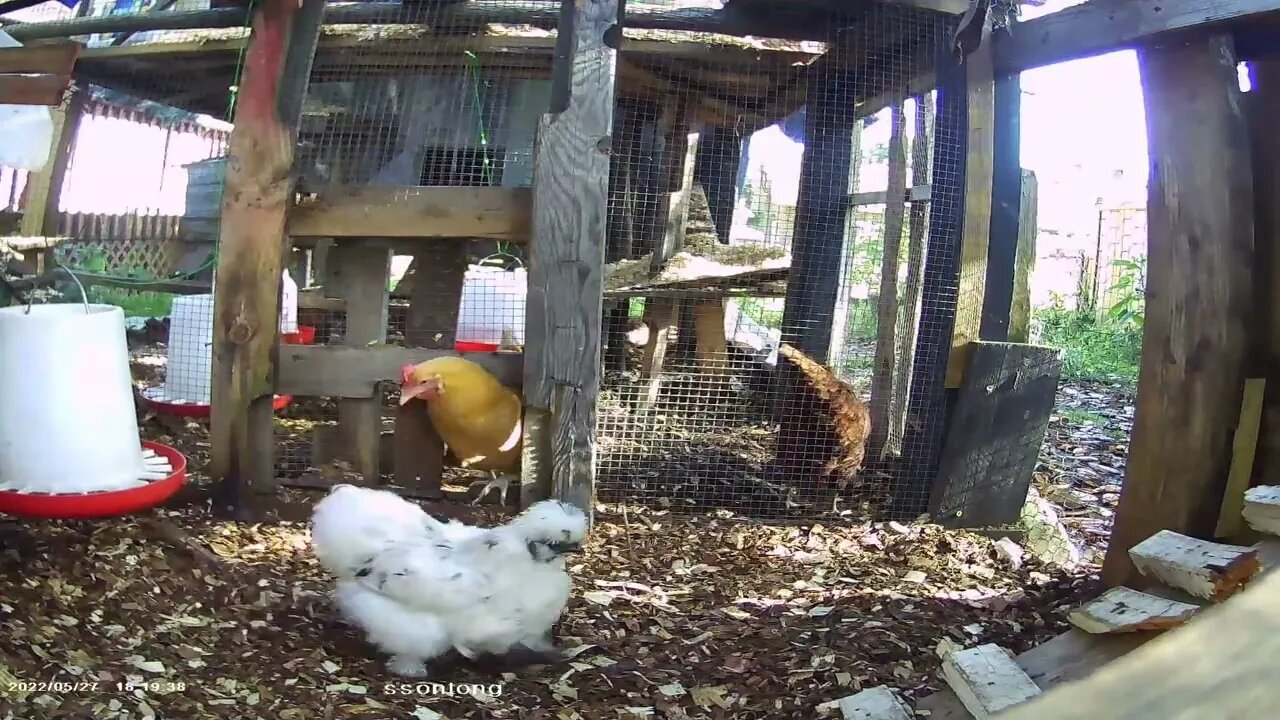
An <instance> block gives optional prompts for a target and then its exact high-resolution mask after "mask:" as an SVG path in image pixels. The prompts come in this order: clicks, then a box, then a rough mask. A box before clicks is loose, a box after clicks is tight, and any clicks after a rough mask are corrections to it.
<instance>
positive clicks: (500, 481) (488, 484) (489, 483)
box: [471, 472, 511, 505]
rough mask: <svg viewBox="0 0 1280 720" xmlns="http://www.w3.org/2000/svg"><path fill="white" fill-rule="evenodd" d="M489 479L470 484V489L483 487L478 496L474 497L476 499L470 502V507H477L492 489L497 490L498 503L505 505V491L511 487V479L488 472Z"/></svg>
mask: <svg viewBox="0 0 1280 720" xmlns="http://www.w3.org/2000/svg"><path fill="white" fill-rule="evenodd" d="M489 478H490V479H489V480H477V481H475V482H473V483H471V487H475V486H476V485H484V487H483V488H481V489H480V494H479V495H477V496H476V499H475V500H472V501H471V504H472V505H479V504H480V501H481V500H483V499H484V496H485V495H488V494H489V491H490V490H493V489H494V488H497V490H498V502H499V503H501V504H503V505H506V504H507V490H508V489H509V488H510V487H511V478H510V477H509V476H507V475H499V474H498V473H496V472H490V473H489Z"/></svg>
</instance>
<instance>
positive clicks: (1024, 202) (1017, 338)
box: [1009, 170, 1040, 343]
mask: <svg viewBox="0 0 1280 720" xmlns="http://www.w3.org/2000/svg"><path fill="white" fill-rule="evenodd" d="M1039 195H1040V194H1039V186H1038V184H1037V182H1036V174H1035V173H1034V172H1032V171H1030V170H1023V171H1022V197H1021V198H1020V199H1019V200H1018V249H1017V252H1016V253H1015V258H1014V262H1013V299H1012V301H1010V303H1009V342H1015V343H1027V342H1031V273H1032V272H1034V271H1035V269H1036V235H1037V234H1038V232H1039V225H1038V223H1039V202H1040V201H1039Z"/></svg>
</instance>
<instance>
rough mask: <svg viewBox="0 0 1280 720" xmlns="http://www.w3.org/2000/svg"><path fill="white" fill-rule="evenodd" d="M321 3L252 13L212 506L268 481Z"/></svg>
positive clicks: (226, 275) (233, 169)
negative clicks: (291, 222)
mask: <svg viewBox="0 0 1280 720" xmlns="http://www.w3.org/2000/svg"><path fill="white" fill-rule="evenodd" d="M323 11H324V0H302V4H301V6H299V4H298V3H297V2H295V1H294V0H264V1H263V2H261V3H259V4H257V5H255V6H254V10H253V16H252V17H253V19H252V30H251V31H250V35H249V44H248V48H247V50H246V53H245V59H244V74H243V76H242V77H241V78H240V92H239V94H238V96H237V97H238V102H237V105H236V110H235V129H234V130H233V131H232V133H231V142H230V148H229V150H230V157H229V159H228V162H227V177H226V189H225V191H224V193H223V198H224V200H223V206H222V223H221V230H220V233H221V248H220V251H219V257H218V271H217V292H216V294H215V299H214V333H213V387H212V394H213V407H212V417H211V422H210V470H209V474H210V475H211V476H212V477H213V478H214V479H215V480H216V481H218V482H220V484H221V485H220V487H221V492H220V497H219V498H218V502H219V503H220V504H222V505H223V506H224V507H231V508H234V509H235V510H236V512H237V513H238V514H241V515H244V514H246V513H247V512H248V511H249V508H248V507H246V506H245V500H246V493H247V491H248V490H249V489H250V488H251V487H253V486H254V485H258V486H259V487H262V488H264V489H265V488H267V487H268V486H270V484H271V482H270V481H271V480H272V478H273V477H274V468H273V464H274V457H273V455H274V453H273V447H272V439H271V434H272V433H271V429H272V428H271V425H272V422H273V417H274V416H273V413H272V410H271V403H272V395H273V393H274V390H275V375H276V359H275V358H276V348H277V344H278V342H279V332H280V323H279V317H280V273H281V270H282V268H283V263H284V256H285V253H286V251H287V249H288V238H287V237H286V235H285V215H286V213H287V211H288V207H289V203H290V201H291V199H292V195H293V183H292V180H291V170H292V166H293V148H294V143H295V140H296V137H297V125H298V121H299V118H300V117H301V114H302V98H303V95H304V93H305V91H306V87H307V80H308V78H309V76H310V74H311V63H312V60H313V59H314V57H315V51H316V43H317V41H318V40H319V37H320V18H321V15H322V13H323Z"/></svg>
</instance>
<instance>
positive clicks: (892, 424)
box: [885, 94, 934, 455]
mask: <svg viewBox="0 0 1280 720" xmlns="http://www.w3.org/2000/svg"><path fill="white" fill-rule="evenodd" d="M914 104H915V136H914V137H913V138H912V139H911V187H912V190H913V191H914V190H915V189H916V188H920V187H925V186H927V185H928V183H929V169H930V168H929V162H930V160H929V158H930V148H931V145H932V144H933V138H932V135H931V133H932V132H933V115H934V103H933V101H932V98H930V97H929V95H928V94H925V95H920V96H917V97H916V98H915V103H914ZM913 197H914V195H913ZM928 212H929V205H928V203H927V202H923V201H916V200H912V201H911V215H910V217H909V218H908V220H907V278H906V287H904V288H903V292H902V320H901V322H900V323H899V327H900V328H901V331H900V332H899V333H898V347H897V352H898V358H897V360H896V361H895V362H894V364H893V398H892V401H891V403H890V407H889V437H888V440H887V441H886V443H885V450H886V451H888V453H889V454H890V455H900V454H901V453H902V438H903V434H904V433H905V431H906V424H907V399H908V398H909V397H910V396H911V373H912V368H914V367H915V353H916V332H917V328H916V323H917V322H919V320H920V303H921V300H922V298H923V296H924V285H923V284H922V283H921V282H920V280H921V276H922V275H923V274H924V257H925V230H926V228H927V226H928V222H929V214H928Z"/></svg>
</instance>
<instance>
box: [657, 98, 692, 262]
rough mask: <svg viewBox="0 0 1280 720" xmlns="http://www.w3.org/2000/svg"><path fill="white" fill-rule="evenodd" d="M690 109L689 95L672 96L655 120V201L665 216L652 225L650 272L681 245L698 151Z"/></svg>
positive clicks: (666, 259)
mask: <svg viewBox="0 0 1280 720" xmlns="http://www.w3.org/2000/svg"><path fill="white" fill-rule="evenodd" d="M692 110H693V99H692V98H691V97H690V96H688V95H680V96H676V97H673V98H671V99H670V100H669V101H668V102H667V103H666V105H665V106H664V107H663V110H662V117H661V118H660V119H659V122H658V128H659V132H661V133H662V138H663V145H662V154H661V162H660V164H659V169H658V173H657V185H658V187H657V188H656V192H657V195H658V198H659V204H660V205H661V207H662V208H663V209H665V213H659V217H665V222H664V223H663V224H661V225H657V226H655V227H654V228H653V232H654V235H655V240H654V249H653V258H652V260H651V261H650V272H652V273H653V274H655V275H656V274H657V273H659V272H661V271H662V268H663V267H665V266H666V264H667V261H668V260H670V259H671V256H672V255H675V254H676V253H678V252H680V250H681V248H683V246H684V231H685V225H686V224H687V220H688V217H689V194H690V192H691V191H692V189H693V158H694V157H695V156H696V154H697V152H698V133H697V132H695V131H693V129H692V127H691V125H690V120H691V115H692Z"/></svg>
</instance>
